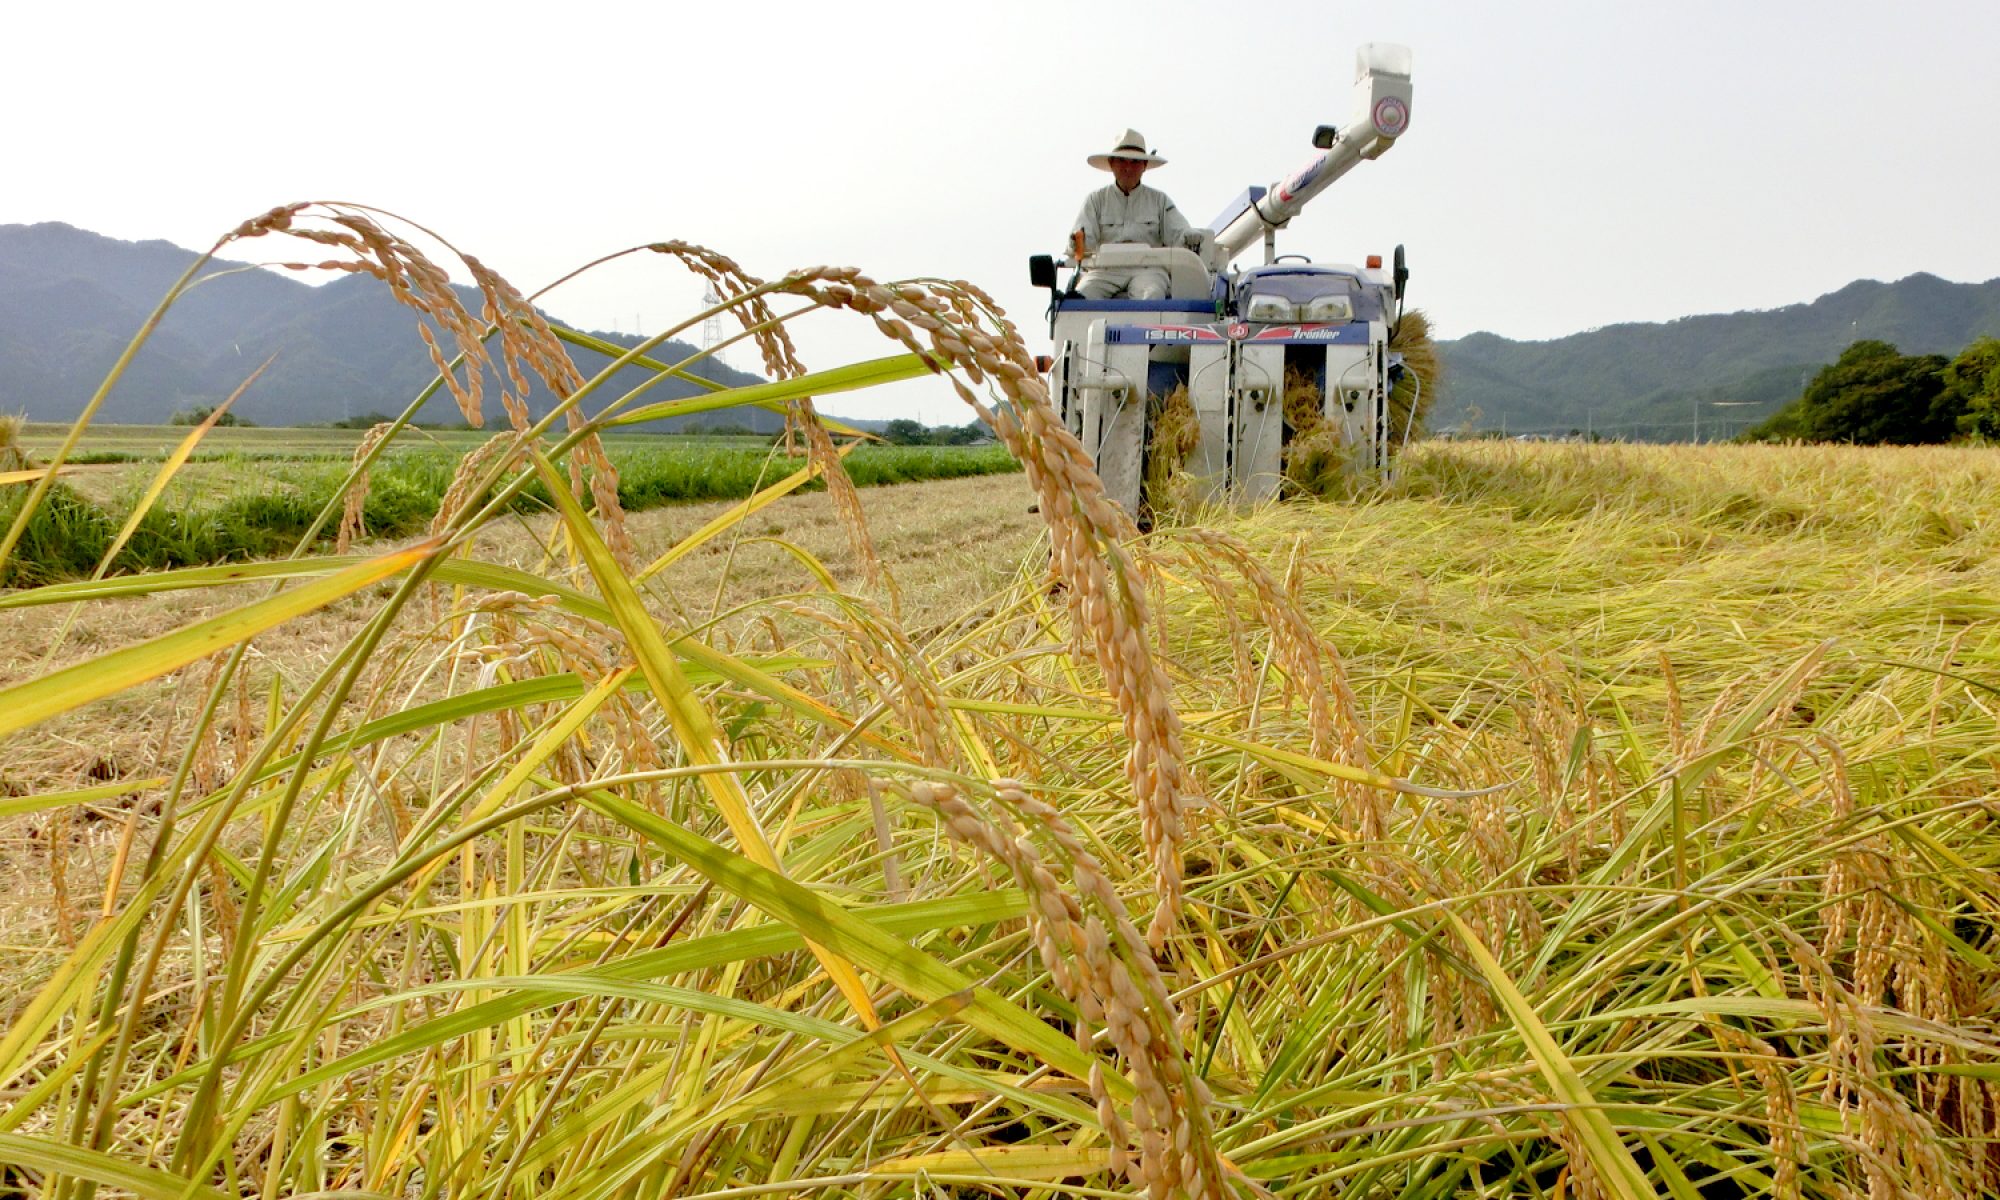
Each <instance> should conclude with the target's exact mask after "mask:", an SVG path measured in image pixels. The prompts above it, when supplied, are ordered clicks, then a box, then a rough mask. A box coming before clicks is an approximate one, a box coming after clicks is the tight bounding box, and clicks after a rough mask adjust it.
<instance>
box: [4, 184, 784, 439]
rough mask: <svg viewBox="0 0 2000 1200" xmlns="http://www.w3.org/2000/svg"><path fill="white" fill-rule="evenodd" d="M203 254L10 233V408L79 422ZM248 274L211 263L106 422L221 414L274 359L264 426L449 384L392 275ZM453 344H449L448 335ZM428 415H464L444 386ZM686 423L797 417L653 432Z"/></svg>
mask: <svg viewBox="0 0 2000 1200" xmlns="http://www.w3.org/2000/svg"><path fill="white" fill-rule="evenodd" d="M195 257H196V256H195V255H194V254H193V253H192V252H191V251H188V250H184V249H181V248H180V247H178V246H174V245H171V244H169V243H167V242H162V241H150V242H125V241H119V240H116V239H113V238H108V237H104V236H101V235H99V234H95V233H90V232H87V231H85V230H81V229H77V228H74V227H73V226H69V225H64V224H61V223H58V222H47V223H42V224H36V225H0V412H25V413H26V414H27V417H28V419H29V420H31V421H59V422H65V423H67V422H69V421H72V420H74V419H75V418H76V416H77V414H78V413H79V412H80V411H82V408H83V406H84V404H85V403H86V402H87V401H88V400H89V398H90V396H91V394H92V393H93V392H94V391H95V390H96V388H97V386H98V384H99V383H100V382H102V380H103V379H104V377H105V375H106V373H107V372H109V370H110V369H111V367H112V365H113V364H114V363H115V362H116V361H117V359H118V356H119V354H120V353H122V352H123V351H124V349H125V346H126V344H127V343H128V342H129V341H130V340H131V338H132V335H133V334H134V333H135V332H137V330H138V329H139V327H140V326H141V325H142V324H144V322H145V320H146V317H147V316H148V315H149V314H150V313H151V312H152V311H153V308H154V307H155V306H156V305H157V304H158V303H159V301H160V298H161V297H162V296H164V295H166V293H167V290H168V289H169V288H171V287H172V286H173V283H174V281H175V280H177V279H179V278H180V276H181V274H182V273H183V272H184V271H186V270H187V267H188V264H189V263H191V262H193V261H194V259H195ZM242 267H243V264H241V263H231V262H222V261H219V260H218V261H216V262H214V263H212V264H211V265H210V268H209V269H208V270H207V271H205V272H204V278H203V279H202V280H201V282H199V283H198V284H196V285H195V286H194V287H192V288H190V289H189V290H188V291H187V292H186V293H184V294H183V296H182V298H181V299H180V300H179V301H177V302H176V303H175V305H174V307H173V308H172V309H170V310H169V311H168V313H167V315H166V317H165V318H164V319H163V320H162V321H161V322H160V326H159V328H158V329H157V330H155V331H154V334H153V336H152V338H151V339H150V340H149V341H148V342H147V344H146V346H145V348H144V349H143V350H142V351H141V352H140V354H139V355H138V356H137V357H136V358H134V359H133V361H132V364H131V366H130V367H129V369H128V370H127V371H126V374H125V376H124V378H123V379H121V380H120V381H119V384H118V386H117V387H116V388H115V389H114V390H113V391H112V393H111V395H110V396H109V397H108V398H107V399H106V401H105V404H104V406H103V408H102V409H100V410H99V417H98V419H99V420H102V421H106V422H115V423H126V424H164V423H165V422H166V421H167V420H168V418H169V417H170V416H172V414H174V413H175V412H177V411H181V410H184V409H189V408H194V407H197V406H202V405H214V404H218V403H220V402H221V401H222V400H224V399H225V398H227V397H228V396H229V394H230V393H231V392H233V391H235V390H236V388H237V386H238V385H239V384H241V383H242V382H243V381H244V379H245V378H247V377H248V376H249V374H250V373H251V372H252V371H253V370H255V369H256V367H257V365H258V364H260V363H262V362H263V361H264V360H265V358H266V357H268V356H270V355H272V354H274V353H275V354H276V355H277V357H276V359H275V361H273V362H272V364H271V366H270V368H269V369H268V370H266V371H265V372H264V374H263V375H262V376H261V377H259V378H258V380H257V382H256V383H255V385H254V386H252V387H251V388H250V389H249V390H248V391H246V392H245V393H244V394H243V396H242V397H241V398H240V399H239V400H238V401H237V402H236V403H235V405H233V406H232V409H231V411H232V412H234V413H235V414H237V415H238V416H241V417H243V418H244V419H246V420H248V421H251V422H254V423H256V424H259V425H312V424H325V423H331V422H334V421H339V420H342V419H345V418H350V417H358V416H362V415H365V414H368V413H397V412H401V411H402V410H403V408H404V407H405V406H406V405H408V404H409V402H410V400H411V399H412V398H413V397H415V396H416V394H417V393H418V391H420V390H421V389H422V388H423V387H424V386H425V385H426V384H427V383H429V382H430V381H431V380H432V379H433V378H435V375H436V372H435V369H434V367H433V366H432V364H431V360H430V356H429V352H428V351H427V350H426V349H425V348H424V345H423V343H422V341H420V340H419V338H418V336H417V330H416V324H417V321H418V320H419V318H418V316H417V314H416V313H415V312H414V311H413V310H411V309H409V308H406V307H404V306H403V305H401V304H398V303H396V301H395V300H393V299H392V298H391V297H390V295H389V291H388V288H387V287H386V286H385V285H383V284H382V283H381V282H380V281H379V280H376V279H374V278H372V277H370V276H366V275H343V276H341V277H338V278H336V279H334V280H332V281H331V282H329V283H324V284H318V285H314V284H308V283H304V282H302V281H300V280H298V279H295V278H291V277H288V276H285V275H281V274H278V273H277V272H275V271H268V270H261V269H256V268H248V269H237V268H242ZM459 293H460V298H461V299H462V300H463V301H464V302H465V304H466V306H467V307H468V308H469V309H470V310H471V311H472V312H474V313H477V312H479V310H480V304H481V301H480V298H479V295H478V293H477V292H475V291H473V290H472V289H469V288H460V289H459ZM595 336H596V337H599V338H601V339H603V340H605V341H607V342H611V343H613V344H615V345H619V346H623V347H630V346H634V345H637V344H638V343H639V342H640V341H641V339H640V338H638V337H635V336H633V335H631V334H617V333H598V334H595ZM440 340H441V342H442V344H444V345H446V346H447V347H448V346H449V341H448V339H440ZM569 349H570V357H571V358H572V359H573V360H575V362H576V365H577V368H578V369H579V370H580V371H582V372H583V374H584V375H585V376H586V377H588V376H590V375H593V374H595V373H596V372H597V371H598V370H600V369H602V367H603V366H604V365H605V364H606V363H608V362H609V361H610V360H609V359H607V358H605V357H603V356H601V355H599V354H597V353H595V352H593V351H591V350H587V349H581V348H576V347H570V348H569ZM447 353H449V350H448V349H447ZM692 353H694V347H692V346H689V345H687V344H686V343H684V342H673V341H670V342H667V343H665V344H664V345H662V346H661V347H660V348H658V349H656V350H654V351H653V352H652V357H654V358H656V359H660V360H662V361H667V362H674V361H678V360H680V359H682V358H685V357H686V356H688V355H690V354H692ZM694 373H696V374H699V375H701V376H702V377H704V378H708V379H713V380H715V381H717V382H720V383H726V384H732V385H741V384H750V383H756V382H760V380H761V376H757V375H752V374H750V373H748V372H745V371H738V370H734V369H732V368H730V367H728V366H727V365H725V364H717V363H714V362H713V361H712V360H705V361H704V362H703V363H702V364H700V365H698V366H697V367H696V368H695V369H694ZM650 376H651V372H646V371H642V370H641V369H639V368H636V367H628V368H626V369H625V370H624V371H622V372H620V374H619V377H618V378H617V379H615V380H614V381H613V386H614V387H618V388H619V390H623V389H624V388H629V387H632V386H634V385H636V384H638V383H641V382H643V381H644V380H645V379H647V378H649V377H650ZM487 382H488V386H487V388H486V400H485V416H486V419H487V421H488V422H489V423H491V422H494V421H496V420H500V419H502V418H500V416H499V414H498V391H499V382H498V381H497V380H495V379H492V378H489V379H488V381H487ZM621 385H622V386H621ZM702 390H704V389H702V388H700V387H699V386H698V385H695V384H691V383H686V382H683V381H681V380H677V379H669V380H666V381H664V382H663V383H661V384H659V385H657V386H655V387H654V388H652V389H650V390H649V391H648V392H647V397H648V399H649V400H665V399H670V398H673V397H676V396H685V395H692V394H694V393H696V392H699V391H702ZM613 394H616V393H615V392H614V393H613ZM550 402H551V397H550V396H549V395H548V394H547V393H546V392H544V391H541V390H540V389H539V388H537V390H536V391H535V392H534V393H531V394H530V396H529V397H528V404H529V408H530V410H531V411H533V412H534V413H536V415H540V414H542V413H545V412H547V411H548V406H549V404H550ZM418 419H419V420H421V421H433V422H439V423H452V422H457V421H460V420H462V419H463V418H462V416H461V414H460V413H459V410H458V406H457V404H456V403H455V402H454V401H453V400H452V399H451V397H450V396H449V395H448V394H446V393H444V392H442V391H441V392H440V393H439V394H438V396H436V397H435V398H433V399H432V400H431V401H429V402H428V403H426V404H425V406H424V408H423V410H422V412H421V413H420V414H419V416H418ZM688 424H698V425H705V426H709V427H715V426H720V425H738V426H743V427H747V428H750V429H753V430H757V431H759V432H768V431H773V430H776V429H779V428H782V427H783V424H784V417H783V416H782V415H781V414H779V413H774V412H770V411H767V410H764V409H760V408H729V409H720V410H716V411H714V412H708V413H702V414H698V415H697V416H694V417H692V418H680V419H676V420H669V421H665V422H660V423H657V424H656V425H654V426H651V427H652V428H657V429H672V428H676V427H685V426H686V425H688Z"/></svg>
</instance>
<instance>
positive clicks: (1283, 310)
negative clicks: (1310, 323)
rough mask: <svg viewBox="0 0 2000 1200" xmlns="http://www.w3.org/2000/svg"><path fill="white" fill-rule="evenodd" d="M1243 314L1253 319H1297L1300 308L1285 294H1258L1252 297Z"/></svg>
mask: <svg viewBox="0 0 2000 1200" xmlns="http://www.w3.org/2000/svg"><path fill="white" fill-rule="evenodd" d="M1243 315H1244V316H1245V317H1246V318H1248V319H1249V320H1252V321H1296V320H1298V319H1299V310H1298V306H1297V305H1295V304H1293V303H1292V302H1291V301H1290V300H1287V299H1285V298H1284V297H1283V296H1272V295H1256V296H1252V297H1250V304H1249V306H1248V307H1247V308H1245V309H1244V311H1243Z"/></svg>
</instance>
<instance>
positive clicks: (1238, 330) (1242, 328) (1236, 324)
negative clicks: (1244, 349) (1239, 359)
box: [1229, 321, 1250, 341]
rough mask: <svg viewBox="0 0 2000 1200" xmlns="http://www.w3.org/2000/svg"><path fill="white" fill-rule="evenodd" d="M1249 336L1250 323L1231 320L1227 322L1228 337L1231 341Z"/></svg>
mask: <svg viewBox="0 0 2000 1200" xmlns="http://www.w3.org/2000/svg"><path fill="white" fill-rule="evenodd" d="M1249 336H1250V325H1249V323H1248V322H1247V321H1231V322H1230V323H1229V337H1230V340H1231V341H1242V340H1243V339H1244V338H1246V337H1249Z"/></svg>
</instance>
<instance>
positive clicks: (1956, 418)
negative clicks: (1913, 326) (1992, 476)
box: [1743, 337, 2000, 446]
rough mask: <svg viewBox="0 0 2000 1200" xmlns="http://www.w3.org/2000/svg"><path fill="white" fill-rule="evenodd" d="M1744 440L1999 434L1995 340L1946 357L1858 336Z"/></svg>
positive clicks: (1900, 442)
mask: <svg viewBox="0 0 2000 1200" xmlns="http://www.w3.org/2000/svg"><path fill="white" fill-rule="evenodd" d="M1743 440H1745V441H1755V442H1778V441H1802V442H1850V443H1853V444H1855V445H1864V446H1872V445H1897V446H1918V445H1928V444H1934V443H1938V442H1950V441H1957V440H1977V441H1995V440H2000V338H1991V337H1983V338H1980V339H1979V340H1978V341H1975V342H1973V343H1972V344H1971V345H1970V346H1967V347H1966V348H1965V349H1963V350H1961V351H1959V353H1958V357H1956V358H1949V359H1948V358H1946V357H1945V356H1944V355H1942V354H1904V353H1902V352H1900V351H1898V350H1897V349H1896V347H1894V346H1892V345H1890V344H1889V343H1888V342H1882V341H1874V340H1866V341H1859V342H1856V343H1854V344H1853V345H1851V346H1849V347H1848V348H1847V349H1846V350H1844V351H1842V352H1841V355H1840V358H1839V359H1838V360H1836V361H1835V362H1834V363H1833V364H1832V365H1831V366H1828V367H1826V368H1824V369H1822V370H1821V371H1820V372H1819V374H1817V375H1815V376H1813V378H1812V381H1811V382H1810V383H1808V384H1807V385H1806V389H1805V392H1804V393H1803V394H1802V395H1800V396H1799V398H1798V399H1796V400H1794V401H1792V402H1791V403H1790V404H1787V405H1786V406H1785V407H1784V408H1782V409H1780V410H1779V411H1778V412H1777V413H1775V414H1773V415H1772V416H1771V418H1770V419H1769V420H1767V421H1765V422H1764V423H1763V424H1761V425H1758V426H1756V427H1754V428H1752V429H1750V430H1749V431H1748V432H1746V433H1745V434H1744V435H1743Z"/></svg>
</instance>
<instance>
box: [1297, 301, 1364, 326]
mask: <svg viewBox="0 0 2000 1200" xmlns="http://www.w3.org/2000/svg"><path fill="white" fill-rule="evenodd" d="M1304 318H1305V320H1307V321H1352V320H1353V319H1354V298H1353V297H1351V296H1346V295H1326V296H1314V297H1313V298H1312V299H1311V300H1308V301H1307V302H1306V305H1305V313H1304Z"/></svg>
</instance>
